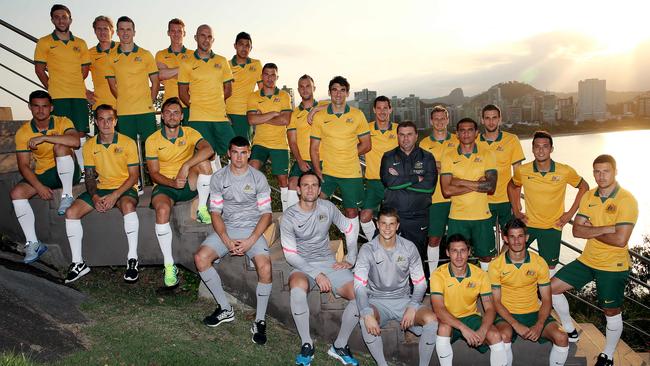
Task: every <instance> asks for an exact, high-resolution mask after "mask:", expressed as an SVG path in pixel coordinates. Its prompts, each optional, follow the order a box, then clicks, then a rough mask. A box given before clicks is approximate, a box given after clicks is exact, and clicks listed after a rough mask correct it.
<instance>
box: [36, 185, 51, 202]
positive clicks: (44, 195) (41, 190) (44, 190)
mask: <svg viewBox="0 0 650 366" xmlns="http://www.w3.org/2000/svg"><path fill="white" fill-rule="evenodd" d="M34 189H36V194H38V196H39V197H40V198H41V199H43V200H46V201H49V200H51V199H52V197H53V192H52V190H51V189H50V188H48V187H46V186H44V185H43V184H39V185H38V186H37V187H34Z"/></svg>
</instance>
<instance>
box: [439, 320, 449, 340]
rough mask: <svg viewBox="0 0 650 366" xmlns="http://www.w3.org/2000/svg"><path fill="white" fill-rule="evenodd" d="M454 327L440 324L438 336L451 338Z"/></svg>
mask: <svg viewBox="0 0 650 366" xmlns="http://www.w3.org/2000/svg"><path fill="white" fill-rule="evenodd" d="M451 331H452V327H451V326H450V325H448V324H445V323H439V324H438V335H440V336H443V337H449V336H450V335H451Z"/></svg>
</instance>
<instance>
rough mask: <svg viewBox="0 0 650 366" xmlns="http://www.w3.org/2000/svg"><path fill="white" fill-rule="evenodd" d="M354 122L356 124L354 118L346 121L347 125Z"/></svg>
mask: <svg viewBox="0 0 650 366" xmlns="http://www.w3.org/2000/svg"><path fill="white" fill-rule="evenodd" d="M353 122H354V118H348V119H346V120H345V123H353Z"/></svg>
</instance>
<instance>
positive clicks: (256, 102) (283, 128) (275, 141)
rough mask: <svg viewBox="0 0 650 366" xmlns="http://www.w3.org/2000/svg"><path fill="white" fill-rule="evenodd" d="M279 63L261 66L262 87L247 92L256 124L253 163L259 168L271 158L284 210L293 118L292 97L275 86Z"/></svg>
mask: <svg viewBox="0 0 650 366" xmlns="http://www.w3.org/2000/svg"><path fill="white" fill-rule="evenodd" d="M277 80H278V67H277V65H276V64H274V63H268V64H265V65H264V67H263V68H262V88H261V89H260V91H259V92H252V93H251V94H250V95H249V96H248V107H247V112H246V116H247V117H248V123H250V125H251V126H255V135H254V136H253V148H252V151H251V159H250V164H251V166H252V167H253V168H255V169H258V170H260V169H261V168H262V167H263V166H264V164H266V161H267V160H269V159H270V160H271V174H273V176H275V178H276V179H277V180H278V185H279V186H280V198H281V200H282V211H283V212H284V211H285V210H286V209H287V195H288V191H289V178H288V176H287V174H288V173H289V145H288V143H287V125H288V124H289V121H290V120H291V97H290V96H289V93H287V92H285V91H284V90H280V89H278V88H277V87H276V86H275V82H276V81H277Z"/></svg>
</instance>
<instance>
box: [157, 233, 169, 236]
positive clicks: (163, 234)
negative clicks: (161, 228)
mask: <svg viewBox="0 0 650 366" xmlns="http://www.w3.org/2000/svg"><path fill="white" fill-rule="evenodd" d="M167 234H169V233H162V234H158V236H165V235H167Z"/></svg>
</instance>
